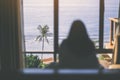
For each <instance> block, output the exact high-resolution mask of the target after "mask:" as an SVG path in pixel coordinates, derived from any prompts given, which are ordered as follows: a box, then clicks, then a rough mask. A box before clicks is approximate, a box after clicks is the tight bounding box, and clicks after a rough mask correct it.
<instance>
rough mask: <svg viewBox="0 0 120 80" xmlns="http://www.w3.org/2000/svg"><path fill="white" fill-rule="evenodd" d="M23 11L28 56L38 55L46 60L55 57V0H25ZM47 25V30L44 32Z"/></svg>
mask: <svg viewBox="0 0 120 80" xmlns="http://www.w3.org/2000/svg"><path fill="white" fill-rule="evenodd" d="M23 12H24V13H23V14H24V33H25V34H24V36H25V54H26V56H28V55H30V54H32V55H36V56H38V57H39V58H40V59H43V60H45V61H47V60H49V59H53V53H54V26H53V19H54V17H53V16H54V15H53V0H23ZM45 27H46V30H47V32H46V33H43V31H42V30H44V29H45ZM47 28H48V29H47ZM43 34H44V35H45V36H43ZM48 53H49V54H48Z"/></svg>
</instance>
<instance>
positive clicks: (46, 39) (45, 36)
mask: <svg viewBox="0 0 120 80" xmlns="http://www.w3.org/2000/svg"><path fill="white" fill-rule="evenodd" d="M45 40H46V41H47V43H48V44H49V40H48V39H47V37H46V36H45Z"/></svg>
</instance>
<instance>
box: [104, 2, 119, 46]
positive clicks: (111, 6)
mask: <svg viewBox="0 0 120 80" xmlns="http://www.w3.org/2000/svg"><path fill="white" fill-rule="evenodd" d="M118 8H119V0H105V15H104V48H105V47H106V43H109V41H110V34H111V33H110V29H111V23H110V20H109V19H110V18H118V10H119V9H118Z"/></svg>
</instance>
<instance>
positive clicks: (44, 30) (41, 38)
mask: <svg viewBox="0 0 120 80" xmlns="http://www.w3.org/2000/svg"><path fill="white" fill-rule="evenodd" d="M37 29H38V30H39V32H40V34H39V35H38V36H37V38H36V40H38V41H40V42H42V51H44V43H45V41H46V42H47V43H48V44H49V41H48V39H47V36H48V32H49V27H48V26H47V25H45V26H41V25H38V27H37ZM42 59H43V54H42V55H41V60H42Z"/></svg>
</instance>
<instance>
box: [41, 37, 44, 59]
mask: <svg viewBox="0 0 120 80" xmlns="http://www.w3.org/2000/svg"><path fill="white" fill-rule="evenodd" d="M43 51H44V38H43V42H42V52H43ZM41 60H43V53H42V55H41Z"/></svg>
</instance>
